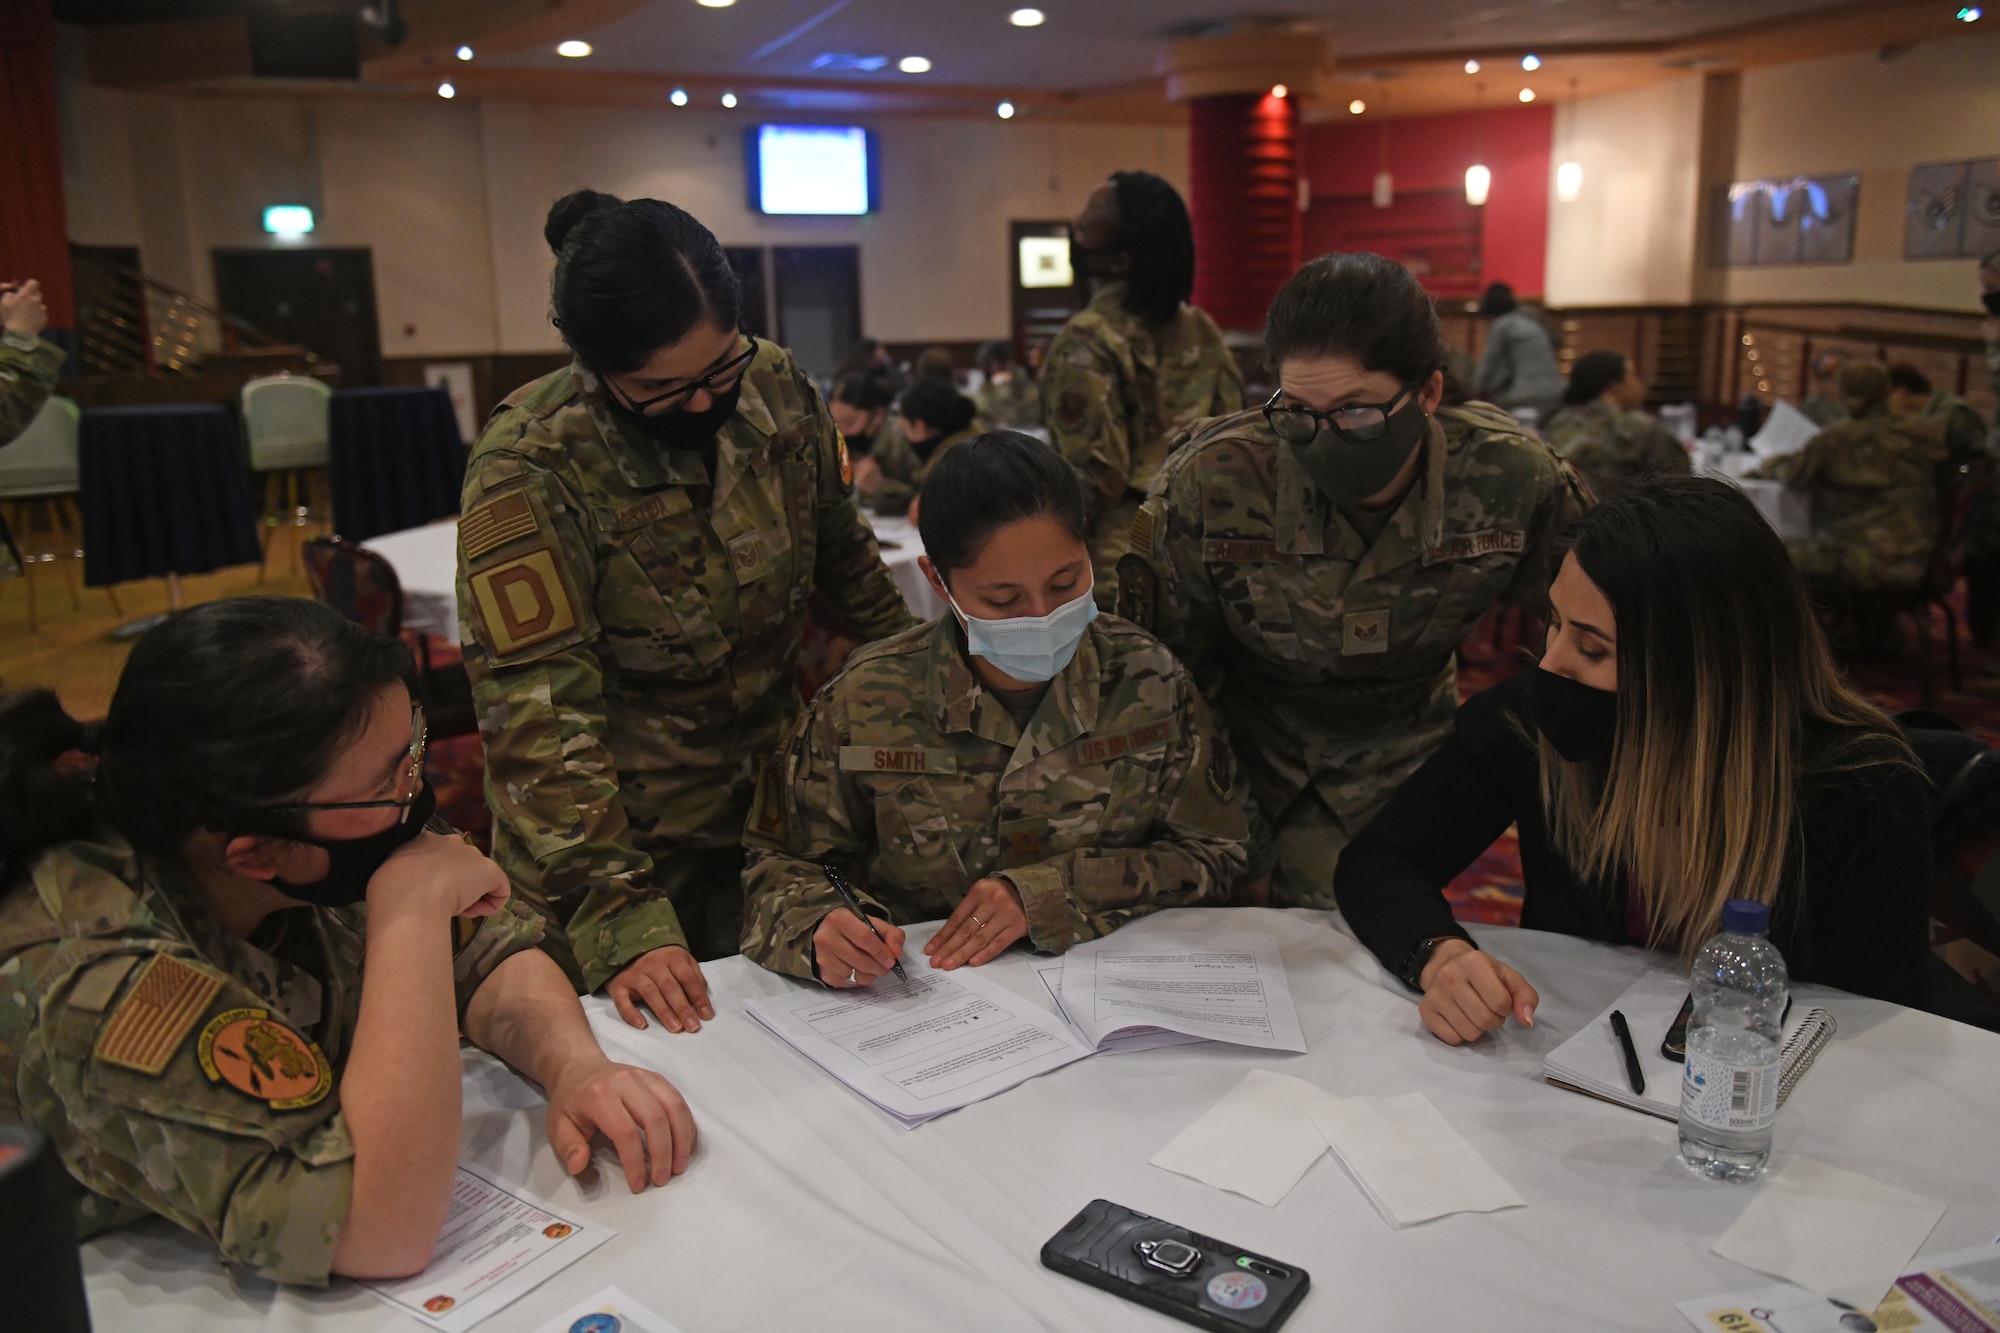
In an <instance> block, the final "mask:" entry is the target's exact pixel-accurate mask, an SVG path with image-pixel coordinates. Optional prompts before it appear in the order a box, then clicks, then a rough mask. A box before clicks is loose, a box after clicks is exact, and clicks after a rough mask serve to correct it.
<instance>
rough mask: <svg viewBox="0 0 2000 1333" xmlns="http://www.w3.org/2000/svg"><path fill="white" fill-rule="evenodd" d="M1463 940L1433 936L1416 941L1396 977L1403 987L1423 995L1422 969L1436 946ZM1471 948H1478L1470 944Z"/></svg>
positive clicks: (1404, 958) (1462, 938) (1453, 936)
mask: <svg viewBox="0 0 2000 1333" xmlns="http://www.w3.org/2000/svg"><path fill="white" fill-rule="evenodd" d="M1464 939H1465V936H1463V935H1433V936H1431V937H1430V938H1429V939H1427V940H1418V941H1417V942H1416V943H1415V944H1412V945H1411V946H1410V951H1409V953H1407V954H1405V955H1404V956H1403V967H1402V970H1401V971H1400V972H1398V973H1397V974H1396V975H1397V976H1398V977H1400V978H1401V979H1402V982H1403V984H1404V985H1405V986H1408V987H1409V988H1410V989H1411V990H1413V991H1415V992H1417V993H1418V994H1419V995H1421V994H1423V990H1424V986H1423V977H1424V969H1425V968H1426V967H1428V966H1430V961H1431V955H1432V954H1434V953H1436V952H1437V947H1438V945H1440V944H1443V943H1444V942H1445V941H1446V940H1464ZM1465 942H1466V943H1467V944H1472V941H1471V940H1465ZM1472 947H1473V948H1475V949H1477V948H1478V947H1479V946H1478V945H1476V944H1472Z"/></svg>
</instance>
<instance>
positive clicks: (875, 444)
mask: <svg viewBox="0 0 2000 1333" xmlns="http://www.w3.org/2000/svg"><path fill="white" fill-rule="evenodd" d="M895 405H896V395H895V394H894V393H892V392H890V388H889V377H888V375H887V374H885V373H883V372H881V371H868V372H865V373H863V372H856V373H854V374H852V375H843V376H842V377H841V379H840V382H839V383H838V384H836V385H835V386H834V389H833V397H832V398H831V399H829V400H828V401H827V405H826V410H827V414H828V415H830V416H831V417H832V418H833V424H834V425H835V426H837V427H839V429H840V435H841V438H842V439H844V440H846V441H847V454H848V458H849V459H850V460H851V461H852V463H853V465H854V489H855V490H856V491H858V492H860V493H861V494H862V495H864V496H867V495H872V494H874V493H875V489H876V486H877V485H878V483H879V482H880V479H881V476H882V464H881V461H880V459H878V458H877V457H876V456H875V451H876V450H878V449H879V450H881V451H882V453H883V455H884V456H893V455H896V454H898V453H899V452H900V451H906V450H908V449H909V447H910V446H909V442H908V441H907V440H905V439H904V438H903V426H902V422H901V421H900V420H898V419H897V417H896V413H895V411H894V408H895Z"/></svg>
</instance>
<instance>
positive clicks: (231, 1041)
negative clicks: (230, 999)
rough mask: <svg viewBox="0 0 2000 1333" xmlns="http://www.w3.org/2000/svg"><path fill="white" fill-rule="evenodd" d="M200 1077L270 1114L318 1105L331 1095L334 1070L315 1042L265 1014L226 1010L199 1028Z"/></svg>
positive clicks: (265, 1010)
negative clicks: (264, 1106)
mask: <svg viewBox="0 0 2000 1333" xmlns="http://www.w3.org/2000/svg"><path fill="white" fill-rule="evenodd" d="M196 1054H197V1055H199V1056H200V1058H201V1072H202V1073H204V1074H207V1075H208V1081H209V1082H211V1083H227V1084H228V1085H229V1086H230V1087H232V1088H234V1089H236V1090H237V1091H238V1092H240V1093H243V1094H245V1095H246V1096H250V1097H255V1098H257V1099H258V1100H260V1101H263V1102H267V1103H269V1104H270V1107H271V1109H272V1110H273V1111H297V1110H301V1109H303V1108H305V1107H308V1106H314V1105H317V1104H318V1103H319V1102H321V1101H324V1100H325V1099H326V1094H327V1093H329V1092H331V1091H332V1090H333V1067H332V1065H331V1064H329V1063H328V1061H327V1058H326V1055H325V1053H324V1052H322V1051H321V1050H320V1048H319V1045H318V1044H317V1043H315V1042H310V1041H307V1040H306V1039H305V1038H304V1037H301V1036H300V1035H299V1034H298V1033H296V1032H294V1031H292V1030H291V1029H290V1028H288V1027H286V1026H285V1025H284V1024H283V1023H280V1022H278V1021H277V1020H275V1019H273V1018H272V1017H271V1011H270V1010H268V1009H230V1010H226V1011H225V1012H223V1013H220V1014H217V1015H216V1016H215V1017H214V1018H212V1019H210V1020H209V1024H208V1026H207V1027H205V1028H203V1029H202V1032H201V1044H200V1045H199V1046H198V1047H197V1048H196Z"/></svg>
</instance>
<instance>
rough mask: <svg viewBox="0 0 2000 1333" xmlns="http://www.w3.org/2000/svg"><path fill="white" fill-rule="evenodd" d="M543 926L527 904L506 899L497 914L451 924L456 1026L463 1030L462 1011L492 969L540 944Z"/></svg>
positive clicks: (463, 1018)
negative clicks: (456, 1010) (456, 1001)
mask: <svg viewBox="0 0 2000 1333" xmlns="http://www.w3.org/2000/svg"><path fill="white" fill-rule="evenodd" d="M546 928H547V927H546V924H545V923H544V922H543V920H542V918H541V914H540V913H538V912H536V911H535V910H534V909H533V908H532V907H529V906H528V905H527V904H526V903H522V902H517V901H515V900H514V899H512V898H509V899H508V900H507V901H506V902H505V903H504V904H502V906H501V908H500V910H499V911H497V912H494V913H493V914H492V915H490V916H482V917H479V918H477V919H475V920H466V919H465V918H463V917H460V918H457V919H455V920H454V921H453V922H452V929H453V931H454V932H455V934H454V935H453V938H452V943H453V945H454V946H455V947H454V948H453V950H452V956H451V983H452V989H453V991H455V992H456V994H457V997H458V1025H459V1028H460V1030H461V1031H462V1030H464V1027H465V1011H466V1008H467V1007H468V1006H469V1005H471V1003H472V997H473V995H474V994H475V993H476V992H477V991H478V990H479V988H480V987H481V986H483V985H485V984H486V978H488V977H490V976H492V975H493V969H494V968H496V967H498V966H500V964H502V963H504V962H506V961H507V960H508V959H509V958H512V957H513V956H514V955H515V954H517V953H520V952H521V951H522V950H524V949H532V948H534V947H535V946H536V945H537V944H540V943H541V942H542V933H543V931H544V930H545V929H546Z"/></svg>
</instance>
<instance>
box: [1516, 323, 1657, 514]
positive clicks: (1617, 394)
mask: <svg viewBox="0 0 2000 1333" xmlns="http://www.w3.org/2000/svg"><path fill="white" fill-rule="evenodd" d="M1645 401H1646V382H1645V381H1644V380H1642V379H1640V378H1639V376H1638V374H1637V372H1635V371H1634V370H1633V369H1632V363H1631V362H1629V361H1627V360H1626V359H1625V358H1624V357H1623V356H1621V355H1619V354H1618V353H1617V352H1585V353H1584V354H1583V355H1582V356H1580V357H1578V358H1577V359H1576V364H1575V365H1574V366H1572V367H1570V372H1569V388H1567V389H1565V390H1564V391H1563V409H1562V411H1560V412H1558V413H1556V414H1555V415H1554V416H1553V417H1550V418H1549V422H1548V425H1546V426H1545V427H1543V428H1542V438H1543V439H1545V440H1547V441H1548V442H1549V446H1550V447H1551V448H1553V449H1554V450H1555V451H1556V452H1557V453H1558V454H1560V455H1562V457H1564V458H1565V459H1567V460H1568V461H1569V462H1570V464H1571V465H1572V466H1574V467H1575V468H1576V470H1577V471H1578V472H1581V473H1582V474H1583V479H1584V480H1585V481H1587V482H1589V483H1590V489H1591V490H1592V491H1594V492H1596V494H1597V498H1598V499H1600V500H1608V499H1610V498H1611V497H1612V496H1613V495H1615V494H1616V493H1618V492H1619V491H1621V490H1623V489H1625V487H1627V486H1628V485H1630V484H1631V483H1632V482H1634V481H1637V480H1638V479H1639V478H1641V477H1645V476H1652V475H1657V474H1662V473H1671V474H1676V475H1686V474H1687V473H1689V472H1692V471H1693V470H1694V467H1693V464H1692V463H1691V462H1690V461H1689V459H1688V451H1687V450H1686V449H1683V448H1682V447H1681V442H1680V441H1679V440H1678V439H1676V438H1674V433H1673V432H1672V431H1670V430H1668V429H1667V428H1666V427H1665V426H1662V425H1661V424H1660V422H1659V418H1657V417H1652V416H1648V415H1647V414H1646V413H1644V412H1641V411H1640V410H1639V405H1640V404H1641V403H1643V402H1645Z"/></svg>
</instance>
